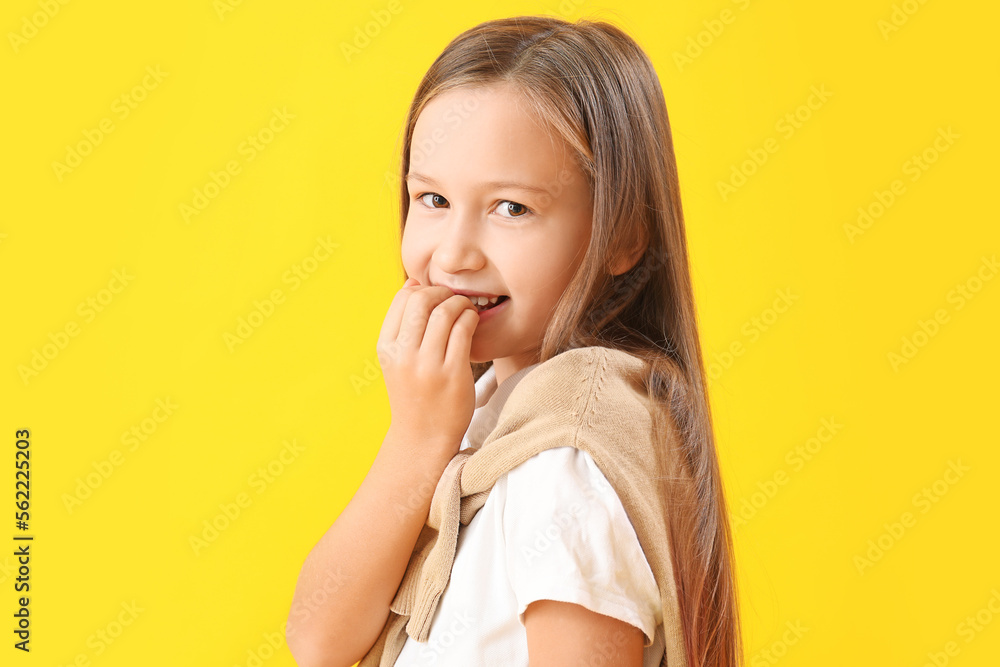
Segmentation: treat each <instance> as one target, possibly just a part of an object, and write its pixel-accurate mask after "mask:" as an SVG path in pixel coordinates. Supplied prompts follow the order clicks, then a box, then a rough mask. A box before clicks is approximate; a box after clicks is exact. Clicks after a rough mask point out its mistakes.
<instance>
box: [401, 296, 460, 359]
mask: <svg viewBox="0 0 1000 667" xmlns="http://www.w3.org/2000/svg"><path fill="white" fill-rule="evenodd" d="M405 289H414V288H405ZM416 289H417V291H415V292H413V293H412V294H410V298H409V299H407V300H406V304H405V305H404V307H403V316H402V319H401V321H400V323H399V333H398V334H397V335H396V341H395V342H396V345H397V346H398V348H399V349H400V350H402V351H404V353H407V354H416V352H418V351H419V350H420V346H421V344H422V342H423V339H424V335H425V331H426V329H427V320H428V319H429V318H430V314H431V311H432V310H434V307H435V306H437V305H438V304H439V303H441V302H442V301H444V300H445V299H447V298H448V297H450V296H451V295H452V294H454V293H453V292H452V291H451V290H450V289H448V288H447V287H440V286H436V287H420V288H416Z"/></svg>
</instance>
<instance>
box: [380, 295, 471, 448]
mask: <svg viewBox="0 0 1000 667" xmlns="http://www.w3.org/2000/svg"><path fill="white" fill-rule="evenodd" d="M478 324H479V313H478V312H476V307H475V306H474V305H472V301H471V300H469V298H468V297H466V296H462V295H459V294H455V293H454V292H452V291H451V290H450V289H448V288H447V287H442V286H436V287H423V286H421V285H420V284H419V283H418V282H417V281H416V280H415V279H413V278H409V279H407V281H406V282H405V283H403V287H402V288H401V289H400V290H399V291H398V292H397V293H396V296H395V297H394V298H393V300H392V304H390V306H389V311H388V313H387V314H386V316H385V321H384V322H383V324H382V331H381V333H380V334H379V339H378V344H377V345H376V346H375V347H376V350H377V352H378V360H379V365H380V366H381V367H382V375H383V377H384V378H385V387H386V391H387V393H388V394H389V403H390V406H391V412H392V423H391V425H390V430H392V431H396V432H398V433H399V434H404V435H405V439H406V440H409V441H411V442H414V443H432V446H433V447H437V448H438V449H437V451H436V452H429V453H431V454H433V455H442V456H446V457H447V458H448V459H449V460H450V458H451V457H452V456H454V455H455V454H456V453H457V452H458V450H459V448H460V446H461V444H462V436H463V435H465V432H466V430H468V428H469V423H470V422H471V421H472V413H473V412H474V411H475V407H476V388H475V381H474V380H473V376H472V368H471V366H470V365H469V356H470V353H471V349H472V334H473V333H474V332H475V330H476V326H478ZM414 453H419V452H414Z"/></svg>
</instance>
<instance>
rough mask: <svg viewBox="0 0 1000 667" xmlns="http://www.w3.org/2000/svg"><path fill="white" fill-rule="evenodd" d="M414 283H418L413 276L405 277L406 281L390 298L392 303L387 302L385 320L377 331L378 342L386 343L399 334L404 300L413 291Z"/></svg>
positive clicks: (393, 339) (389, 342)
mask: <svg viewBox="0 0 1000 667" xmlns="http://www.w3.org/2000/svg"><path fill="white" fill-rule="evenodd" d="M416 285H418V283H417V281H416V279H415V278H407V279H406V282H404V283H403V286H402V287H401V288H400V289H399V291H398V292H396V295H395V296H394V297H393V298H392V303H390V304H389V308H388V309H387V311H386V315H385V320H383V322H382V328H381V330H380V331H379V335H378V341H379V343H381V344H383V345H388V344H391V343H392V342H393V341H395V340H396V337H397V336H398V335H399V323H400V320H401V319H402V317H403V310H404V308H405V306H406V301H407V299H408V298H409V296H410V294H412V293H413V292H414V291H415V289H416V288H415V286H416Z"/></svg>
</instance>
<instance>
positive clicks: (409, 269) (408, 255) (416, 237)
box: [400, 223, 427, 276]
mask: <svg viewBox="0 0 1000 667" xmlns="http://www.w3.org/2000/svg"><path fill="white" fill-rule="evenodd" d="M420 241H421V239H420V234H419V233H418V230H417V229H415V225H413V224H412V223H407V225H406V227H404V228H403V238H402V239H401V242H400V257H401V259H402V260H403V268H404V269H406V273H407V274H409V275H411V276H413V275H414V274H416V273H418V272H419V271H420V267H421V266H422V265H423V264H424V263H425V262H426V258H425V255H426V254H427V253H426V250H425V249H424V248H423V247H422V245H426V244H421V242H420Z"/></svg>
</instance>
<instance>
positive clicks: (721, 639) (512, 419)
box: [286, 16, 742, 667]
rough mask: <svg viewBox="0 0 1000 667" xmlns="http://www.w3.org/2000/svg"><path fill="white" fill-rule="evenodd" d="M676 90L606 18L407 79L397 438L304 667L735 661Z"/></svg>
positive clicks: (396, 328)
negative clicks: (666, 93)
mask: <svg viewBox="0 0 1000 667" xmlns="http://www.w3.org/2000/svg"><path fill="white" fill-rule="evenodd" d="M679 192H680V191H679V186H678V178H677V167H676V162H675V158H674V152H673V142H672V138H671V132H670V125H669V122H668V118H667V111H666V105H665V102H664V98H663V93H662V90H661V88H660V84H659V79H658V77H657V75H656V72H655V70H654V68H653V66H652V64H651V62H650V60H649V58H648V56H647V55H646V54H645V53H644V52H643V50H642V49H641V48H640V47H639V46H638V45H637V44H636V43H635V42H634V41H633V40H632V39H631V38H630V37H629V36H627V35H626V34H625V33H624V32H622V31H621V30H620V29H618V28H616V27H614V26H612V25H609V24H607V23H604V22H591V21H585V20H581V21H579V22H577V23H568V22H566V21H562V20H560V19H556V18H550V17H541V16H525V17H516V18H509V19H502V20H494V21H488V22H485V23H483V24H481V25H478V26H476V27H475V28H472V29H470V30H468V31H466V32H465V33H463V34H461V35H459V36H458V37H457V38H455V39H454V40H453V41H452V42H451V44H449V45H448V46H447V48H446V49H445V50H444V52H443V53H442V54H441V55H440V56H439V57H438V58H437V60H436V61H435V62H434V63H433V65H432V66H431V68H430V70H429V71H428V72H427V74H426V75H425V77H424V79H423V81H422V82H421V84H420V87H419V88H418V90H417V92H416V96H415V98H414V100H413V103H412V105H411V107H410V111H409V115H408V117H407V123H406V134H405V142H404V146H403V157H402V173H401V229H402V244H401V245H402V248H401V250H402V252H401V256H402V264H403V269H404V271H405V274H406V275H407V276H408V279H407V280H406V282H405V283H404V284H403V287H402V288H401V289H400V290H399V292H397V294H396V295H395V298H394V299H393V301H392V303H391V305H390V306H389V308H388V312H387V314H386V317H385V321H384V323H383V325H382V330H381V333H380V336H379V341H378V345H377V351H378V355H379V363H380V365H381V367H382V372H383V376H384V378H385V383H386V389H387V393H388V396H389V402H390V405H391V413H392V418H391V423H390V425H389V428H388V431H387V433H386V437H385V440H384V442H383V443H382V447H381V448H380V450H379V452H378V455H377V457H376V459H375V462H374V464H373V465H372V468H371V470H370V471H369V473H368V475H367V476H366V477H365V479H364V482H363V483H362V484H361V486H360V488H359V489H358V491H357V493H356V494H355V495H354V497H353V498H352V500H351V502H350V503H349V504H348V506H347V507H346V508H345V509H344V511H343V512H342V513H341V515H340V516H339V517H338V518H337V520H336V521H335V522H334V524H333V525H332V526H331V527H330V529H329V530H328V531H327V533H326V534H325V535H324V536H323V537H322V539H321V540H320V541H319V542H318V543H317V544H316V546H315V547H314V548H313V549H312V551H311V552H310V554H309V556H308V558H307V559H306V562H305V563H304V565H303V567H302V572H301V574H300V576H299V580H298V584H297V586H296V590H295V595H294V599H293V602H292V607H291V611H290V614H289V619H288V625H287V627H286V637H287V640H288V645H289V648H290V649H291V650H292V652H293V654H294V656H295V659H296V661H297V662H298V664H299V665H300V666H302V667H313V666H317V667H318V666H320V665H322V666H330V667H339V666H343V667H349V666H350V665H353V664H354V663H355V662H357V661H359V660H360V661H361V665H362V667H369V666H375V665H378V666H380V667H388V666H389V665H399V666H405V667H410V666H416V665H454V666H459V665H461V666H463V667H465V666H468V665H503V666H523V667H527V665H528V664H529V661H530V664H531V667H551V666H554V665H570V664H573V665H578V664H579V665H584V664H586V665H591V664H593V665H598V664H600V665H619V666H626V665H627V666H631V667H639V666H643V667H656V666H659V665H669V667H685V666H688V667H736V666H737V665H740V664H742V647H741V643H740V636H739V620H738V614H737V604H736V590H735V580H734V573H733V563H732V543H731V537H730V527H729V523H728V519H727V512H726V507H725V501H724V497H723V493H722V484H721V480H720V475H719V467H718V461H717V458H716V452H715V446H714V438H713V433H712V425H711V417H710V412H709V406H708V398H707V391H706V387H705V374H704V369H703V364H702V358H701V349H700V345H699V341H698V332H697V326H696V317H695V307H694V303H693V297H692V288H691V280H690V273H689V268H688V259H687V246H686V239H685V231H684V222H683V215H682V211H681V203H680V198H679Z"/></svg>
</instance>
